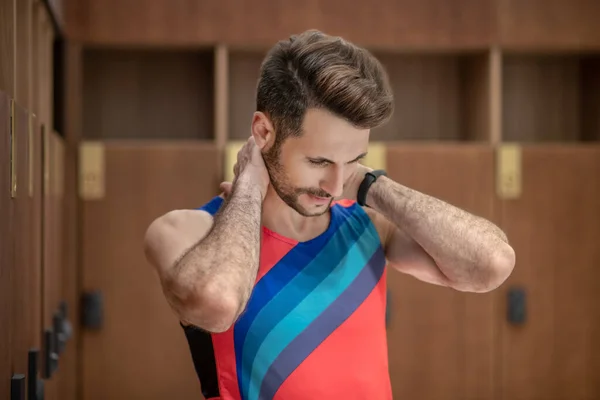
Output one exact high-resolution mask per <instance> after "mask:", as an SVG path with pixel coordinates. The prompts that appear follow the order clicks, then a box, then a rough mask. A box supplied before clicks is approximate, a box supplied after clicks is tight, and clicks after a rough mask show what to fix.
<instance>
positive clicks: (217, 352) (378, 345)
mask: <svg viewBox="0 0 600 400" xmlns="http://www.w3.org/2000/svg"><path fill="white" fill-rule="evenodd" d="M222 202H223V199H222V198H220V197H215V198H214V199H212V200H211V201H210V202H209V203H208V204H206V205H205V206H203V207H202V208H201V209H202V210H205V211H207V212H209V213H210V214H212V215H214V214H215V213H216V212H217V211H218V209H219V207H220V206H221V204H222ZM261 240H262V243H261V255H260V266H259V271H258V274H257V277H256V282H255V286H254V289H253V292H252V294H251V296H250V299H249V301H248V304H247V306H246V309H245V310H244V312H243V313H242V314H241V315H240V317H239V318H238V320H237V321H236V323H235V324H234V325H233V326H232V327H231V328H230V329H229V330H228V331H226V332H223V333H217V334H210V333H206V332H203V331H201V330H199V329H196V328H193V327H184V330H185V333H186V337H187V340H188V344H189V346H190V350H191V353H192V358H193V360H194V365H195V368H196V372H197V373H198V377H199V379H200V383H201V386H202V391H203V394H204V396H205V397H206V398H208V399H213V398H214V399H220V400H258V399H261V400H270V399H276V400H277V399H281V400H306V399H344V400H350V399H377V400H387V399H391V398H392V394H391V385H390V380H389V373H388V358H387V338H386V330H385V310H386V270H385V255H384V252H383V248H382V246H381V242H380V239H379V235H378V232H377V230H376V229H375V226H374V225H373V224H372V222H371V219H370V218H369V216H368V215H367V214H366V213H365V211H364V210H363V209H362V207H360V206H359V205H358V204H356V203H355V202H337V203H333V205H332V206H331V222H330V224H329V227H328V228H327V230H326V231H325V232H324V233H322V234H321V235H319V236H318V237H316V238H314V239H311V240H308V241H305V242H299V241H296V240H292V239H290V238H286V237H283V236H281V235H279V234H277V233H275V232H272V231H270V230H268V229H267V228H265V227H263V234H262V239H261Z"/></svg>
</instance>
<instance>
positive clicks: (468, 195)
mask: <svg viewBox="0 0 600 400" xmlns="http://www.w3.org/2000/svg"><path fill="white" fill-rule="evenodd" d="M387 171H388V175H389V176H390V177H391V178H392V179H394V180H395V181H397V182H399V183H401V184H402V185H406V186H408V187H410V188H412V189H415V190H418V191H421V192H423V193H426V194H428V195H431V196H434V197H437V198H439V199H441V200H443V201H446V202H448V203H451V204H453V205H455V206H457V207H460V208H462V209H464V210H466V211H468V212H471V213H474V214H476V215H479V216H481V217H483V218H487V219H490V220H492V221H493V222H497V221H495V218H494V181H493V176H494V175H493V174H494V153H493V151H492V149H491V148H490V147H489V146H486V145H475V144H472V145H469V144H465V145H449V144H440V143H437V144H434V143H432V144H388V146H387ZM388 287H389V290H390V292H391V301H390V303H389V311H390V321H389V326H388V346H389V364H390V366H389V369H390V376H391V380H392V389H393V394H394V398H398V399H423V400H429V399H432V400H433V399H435V400H464V399H492V398H493V396H494V393H493V390H494V386H493V380H494V365H493V346H494V318H495V314H494V301H493V295H492V294H490V293H486V294H473V293H463V292H458V291H455V290H452V289H448V288H442V287H439V286H435V285H431V284H427V283H423V282H420V281H418V280H416V279H414V278H412V277H410V276H408V275H403V274H401V273H399V272H396V271H393V270H390V271H388Z"/></svg>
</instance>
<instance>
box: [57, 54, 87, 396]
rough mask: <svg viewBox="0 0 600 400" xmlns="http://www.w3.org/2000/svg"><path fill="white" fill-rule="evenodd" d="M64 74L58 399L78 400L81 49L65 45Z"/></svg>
mask: <svg viewBox="0 0 600 400" xmlns="http://www.w3.org/2000/svg"><path fill="white" fill-rule="evenodd" d="M64 57H65V59H64V65H65V75H66V76H68V77H69V79H66V80H65V82H64V83H65V87H64V88H63V90H64V93H65V110H64V112H65V115H63V119H64V121H65V131H64V140H65V155H64V193H63V201H64V212H65V214H64V230H63V234H64V238H63V251H64V258H63V260H64V270H63V293H62V295H63V297H62V300H64V301H66V303H67V306H68V315H67V318H68V319H69V321H70V322H71V324H72V328H73V336H72V337H71V339H70V340H69V341H68V342H67V344H66V348H65V352H64V353H63V356H62V360H61V368H62V372H63V374H64V375H65V376H67V378H65V379H63V380H62V382H61V388H60V393H61V399H64V400H75V399H77V398H78V382H79V370H78V362H79V340H80V327H79V324H78V323H77V322H78V320H79V318H78V316H79V315H80V314H79V313H80V307H79V300H80V296H79V294H80V291H79V290H80V288H79V277H80V275H81V273H80V269H79V266H80V264H79V256H80V253H79V251H80V246H79V231H78V217H79V201H78V197H77V185H78V181H77V179H78V169H77V153H78V148H79V147H78V143H79V141H80V139H81V134H82V131H83V129H82V126H81V120H82V110H83V104H82V92H81V90H82V73H83V70H82V52H81V46H79V45H78V44H76V43H71V42H67V43H66V49H65V54H64Z"/></svg>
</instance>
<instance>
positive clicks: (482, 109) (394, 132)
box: [373, 53, 490, 141]
mask: <svg viewBox="0 0 600 400" xmlns="http://www.w3.org/2000/svg"><path fill="white" fill-rule="evenodd" d="M376 55H377V56H378V58H379V59H380V61H381V62H382V64H383V65H384V66H385V68H386V70H387V72H388V74H389V77H390V82H391V85H392V88H393V91H394V98H395V110H394V115H393V116H392V118H391V120H390V121H389V122H388V124H386V125H385V126H383V127H380V128H378V129H375V130H373V140H378V141H379V140H432V139H433V140H452V141H462V140H477V139H480V140H488V138H489V118H490V117H489V115H490V114H489V104H490V90H489V61H488V54H487V53H482V54H471V55H433V54H430V55H415V54H403V55H392V54H386V53H376Z"/></svg>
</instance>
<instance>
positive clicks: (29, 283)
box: [9, 102, 40, 373]
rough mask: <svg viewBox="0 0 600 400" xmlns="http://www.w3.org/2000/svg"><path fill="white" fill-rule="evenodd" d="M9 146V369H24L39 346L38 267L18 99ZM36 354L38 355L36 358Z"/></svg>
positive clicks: (25, 127) (24, 123) (25, 126)
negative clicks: (11, 161) (11, 168)
mask: <svg viewBox="0 0 600 400" xmlns="http://www.w3.org/2000/svg"><path fill="white" fill-rule="evenodd" d="M13 107H14V109H13V113H14V114H13V116H14V121H13V127H14V134H13V140H14V145H13V148H14V149H15V150H16V152H15V153H14V155H13V158H14V159H15V166H16V171H15V173H14V176H15V178H16V182H15V183H14V186H13V190H14V192H13V195H14V197H13V199H12V202H13V208H12V210H13V216H12V224H13V225H12V226H13V229H12V233H11V235H9V238H10V239H11V240H10V241H11V242H12V246H13V260H12V265H13V278H12V281H13V284H12V289H13V294H12V324H11V326H12V330H13V340H12V342H11V347H12V351H13V355H12V361H13V369H14V371H15V372H18V373H26V371H27V366H28V351H29V350H30V349H33V348H36V347H38V346H39V339H40V337H39V331H38V329H37V327H38V326H39V321H37V320H36V316H37V312H38V310H39V306H40V303H39V300H40V298H39V296H40V294H39V292H34V290H35V280H36V279H37V275H38V274H39V271H37V270H36V268H35V265H33V264H32V263H31V258H30V255H31V253H32V246H33V238H32V235H31V233H32V232H31V220H32V211H33V208H32V206H33V203H32V198H31V197H30V189H29V183H30V182H29V181H30V173H29V168H30V160H29V157H30V153H29V146H30V145H29V140H30V120H29V117H30V115H29V113H28V111H27V110H26V109H25V108H23V107H22V106H21V105H19V104H18V103H16V102H14V103H13ZM39 357H40V356H39V355H38V359H39Z"/></svg>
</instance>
